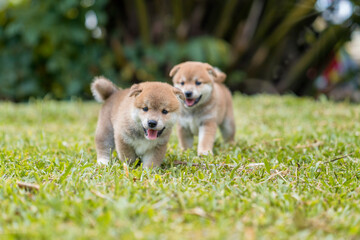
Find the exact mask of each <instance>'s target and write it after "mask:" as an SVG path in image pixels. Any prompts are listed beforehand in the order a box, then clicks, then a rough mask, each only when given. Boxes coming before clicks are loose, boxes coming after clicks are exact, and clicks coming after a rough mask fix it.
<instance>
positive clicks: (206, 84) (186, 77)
mask: <svg viewBox="0 0 360 240" xmlns="http://www.w3.org/2000/svg"><path fill="white" fill-rule="evenodd" d="M170 77H172V78H173V83H174V86H175V87H177V88H179V89H181V90H182V91H183V93H184V95H185V106H186V107H188V108H191V107H194V106H196V105H201V103H204V102H206V101H207V100H208V99H209V97H210V96H211V93H212V90H213V85H214V82H222V81H224V80H225V78H226V75H225V74H224V73H222V72H221V71H219V70H217V69H215V68H213V67H212V66H211V65H210V64H208V63H202V62H184V63H181V64H178V65H176V66H174V67H173V68H172V69H171V71H170Z"/></svg>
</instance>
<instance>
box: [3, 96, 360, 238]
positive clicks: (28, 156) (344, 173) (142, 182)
mask: <svg viewBox="0 0 360 240" xmlns="http://www.w3.org/2000/svg"><path fill="white" fill-rule="evenodd" d="M234 101H235V114H236V125H237V135H236V144H235V145H233V146H231V145H228V144H224V143H223V142H222V140H221V138H220V137H219V136H220V135H219V134H218V138H217V141H216V144H215V148H214V156H209V157H204V158H198V157H197V156H196V150H195V148H194V149H191V150H189V151H186V152H181V151H180V150H179V148H178V145H177V144H178V141H177V138H176V136H175V135H173V136H172V138H171V141H170V144H169V146H168V151H167V155H166V159H165V161H164V164H163V165H162V168H161V169H157V170H144V169H142V168H141V167H135V166H127V165H125V164H122V163H119V162H118V161H117V160H116V158H114V159H113V163H112V164H111V165H110V166H108V167H99V166H98V165H96V153H95V144H94V132H95V126H96V121H97V114H98V110H99V108H100V104H97V103H95V102H81V101H77V100H74V101H71V102H54V101H31V102H30V103H28V104H12V103H0V177H1V184H0V238H4V239H38V238H41V239H75V238H76V239H78V238H83V239H108V238H114V239H133V238H135V239H160V238H161V239H193V240H194V239H199V238H207V239H289V238H291V239H319V238H326V239H359V238H360V184H359V183H360V152H359V147H360V138H359V135H360V106H359V105H353V104H349V103H333V102H328V101H326V100H323V101H313V100H311V99H307V98H296V97H293V96H285V97H277V96H263V95H260V96H255V97H247V96H242V95H236V96H235V97H234ZM114 156H115V155H114ZM177 161H183V162H188V164H185V165H184V164H183V165H178V164H176V163H177ZM191 163H193V164H194V165H191ZM195 163H197V165H196V164H195ZM200 163H203V164H200ZM253 163H262V164H260V165H255V166H254V164H253ZM224 164H227V165H224ZM19 182H22V183H32V184H35V186H34V187H32V188H24V187H22V186H21V184H19ZM37 186H39V189H37V188H36V187H37Z"/></svg>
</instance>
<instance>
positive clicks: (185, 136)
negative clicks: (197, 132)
mask: <svg viewBox="0 0 360 240" xmlns="http://www.w3.org/2000/svg"><path fill="white" fill-rule="evenodd" d="M177 134H178V137H179V143H180V148H181V149H182V150H186V149H188V148H192V146H193V143H194V136H193V135H192V133H191V132H190V130H189V129H186V128H184V127H182V126H180V125H179V124H178V125H177Z"/></svg>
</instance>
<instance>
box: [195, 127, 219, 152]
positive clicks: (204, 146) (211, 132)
mask: <svg viewBox="0 0 360 240" xmlns="http://www.w3.org/2000/svg"><path fill="white" fill-rule="evenodd" d="M216 128H217V124H216V122H215V121H206V122H204V123H202V124H201V125H200V128H199V144H198V155H208V154H212V148H213V146H214V142H215V135H216Z"/></svg>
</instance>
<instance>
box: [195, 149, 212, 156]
mask: <svg viewBox="0 0 360 240" xmlns="http://www.w3.org/2000/svg"><path fill="white" fill-rule="evenodd" d="M208 155H213V152H212V150H198V156H208Z"/></svg>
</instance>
